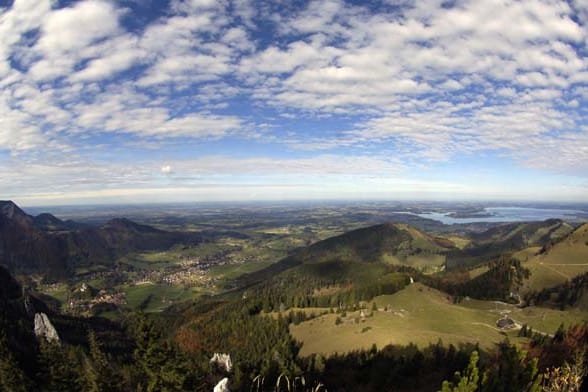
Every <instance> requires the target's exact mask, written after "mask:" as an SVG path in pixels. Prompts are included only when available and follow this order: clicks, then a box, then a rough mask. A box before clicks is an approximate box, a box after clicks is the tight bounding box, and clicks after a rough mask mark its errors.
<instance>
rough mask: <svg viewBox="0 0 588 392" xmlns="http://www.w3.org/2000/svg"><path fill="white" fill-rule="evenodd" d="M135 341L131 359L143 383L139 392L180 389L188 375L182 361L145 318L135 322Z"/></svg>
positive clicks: (152, 324)
mask: <svg viewBox="0 0 588 392" xmlns="http://www.w3.org/2000/svg"><path fill="white" fill-rule="evenodd" d="M135 341H136V343H137V348H136V349H135V352H134V353H133V356H134V358H135V361H136V363H137V364H138V365H139V371H140V372H141V373H142V375H143V378H144V379H145V381H146V384H145V385H141V386H140V387H139V389H140V390H145V391H147V392H152V391H182V390H184V383H185V381H186V379H187V373H188V371H187V369H186V368H185V365H184V364H185V361H183V360H182V359H181V358H179V353H178V352H177V350H175V349H174V347H173V346H172V345H171V344H170V343H169V342H167V341H165V340H164V339H163V337H162V334H161V332H160V331H159V330H158V329H157V328H156V327H155V324H154V323H153V322H152V321H150V320H149V319H147V318H146V317H145V316H141V318H140V319H139V322H138V325H137V327H136V331H135Z"/></svg>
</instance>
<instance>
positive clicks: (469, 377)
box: [440, 351, 480, 392]
mask: <svg viewBox="0 0 588 392" xmlns="http://www.w3.org/2000/svg"><path fill="white" fill-rule="evenodd" d="M479 359H480V356H479V354H478V352H477V351H474V352H472V355H471V356H470V363H469V364H468V367H467V368H466V370H465V374H464V375H463V376H462V375H461V373H460V372H456V373H455V383H451V382H449V381H443V385H442V386H441V391H440V392H475V391H477V390H478V383H479V381H480V371H479V370H478V360H479Z"/></svg>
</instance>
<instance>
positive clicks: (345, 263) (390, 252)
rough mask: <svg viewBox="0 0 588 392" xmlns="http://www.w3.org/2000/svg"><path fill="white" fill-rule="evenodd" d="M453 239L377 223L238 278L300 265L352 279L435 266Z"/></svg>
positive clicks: (251, 279) (247, 280) (250, 279)
mask: <svg viewBox="0 0 588 392" xmlns="http://www.w3.org/2000/svg"><path fill="white" fill-rule="evenodd" d="M452 249H454V244H453V242H451V241H449V240H447V239H445V238H440V237H434V236H431V235H428V234H426V233H423V232H422V231H419V230H417V229H415V228H413V227H410V226H408V225H405V224H393V223H387V224H380V225H375V226H370V227H366V228H361V229H357V230H353V231H350V232H347V233H344V234H341V235H338V236H335V237H331V238H328V239H326V240H323V241H319V242H317V243H315V244H312V245H310V246H308V247H306V248H302V249H299V250H298V251H296V252H294V253H293V254H292V255H290V256H288V257H286V258H285V259H283V260H281V261H279V262H277V263H275V264H273V265H271V266H269V267H267V268H266V269H263V270H261V271H258V272H256V273H253V274H250V275H246V276H244V277H242V278H241V279H240V280H239V285H250V284H252V283H255V282H259V281H263V280H266V279H268V278H271V277H274V276H276V275H278V274H280V273H282V272H284V271H287V270H292V269H294V268H298V269H300V268H302V269H304V271H306V272H307V273H308V274H312V275H314V276H315V277H318V278H324V279H335V280H345V279H351V280H354V277H357V276H358V274H359V276H362V275H364V276H366V277H369V276H373V274H371V273H370V271H373V272H374V273H375V275H376V276H378V275H380V274H382V273H385V271H387V270H389V268H387V266H405V267H410V268H416V269H420V270H427V269H433V270H435V269H438V268H439V267H440V266H441V265H442V264H443V262H444V260H445V256H444V255H445V253H447V252H448V251H450V250H452Z"/></svg>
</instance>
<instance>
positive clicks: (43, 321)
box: [35, 313, 60, 342]
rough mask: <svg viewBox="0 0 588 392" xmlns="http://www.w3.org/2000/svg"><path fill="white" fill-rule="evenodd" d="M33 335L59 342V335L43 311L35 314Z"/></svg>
mask: <svg viewBox="0 0 588 392" xmlns="http://www.w3.org/2000/svg"><path fill="white" fill-rule="evenodd" d="M35 336H37V338H38V339H45V340H46V341H48V342H59V341H60V340H59V335H58V334H57V331H56V330H55V327H54V326H53V324H51V321H49V317H47V315H46V314H45V313H37V314H35Z"/></svg>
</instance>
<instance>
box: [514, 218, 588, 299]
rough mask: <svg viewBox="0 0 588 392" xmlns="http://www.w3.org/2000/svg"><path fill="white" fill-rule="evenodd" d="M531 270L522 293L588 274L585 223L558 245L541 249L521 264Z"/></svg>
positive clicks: (587, 225) (587, 231) (587, 228)
mask: <svg viewBox="0 0 588 392" xmlns="http://www.w3.org/2000/svg"><path fill="white" fill-rule="evenodd" d="M524 266H525V267H527V268H528V269H529V270H530V271H531V277H530V279H529V280H528V281H527V282H525V284H524V286H523V291H524V292H529V291H539V290H542V289H545V288H548V287H552V286H556V285H559V284H562V283H565V282H567V281H568V280H570V279H572V278H573V277H575V276H577V275H580V274H583V273H585V272H588V223H586V224H583V225H581V226H579V227H578V228H577V229H576V230H574V231H573V232H572V233H571V234H569V235H568V236H567V237H565V238H564V239H562V240H560V241H559V242H557V243H555V244H553V245H551V246H548V247H544V249H543V251H542V252H540V253H539V254H536V255H534V256H532V257H530V258H528V261H527V262H526V263H524Z"/></svg>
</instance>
